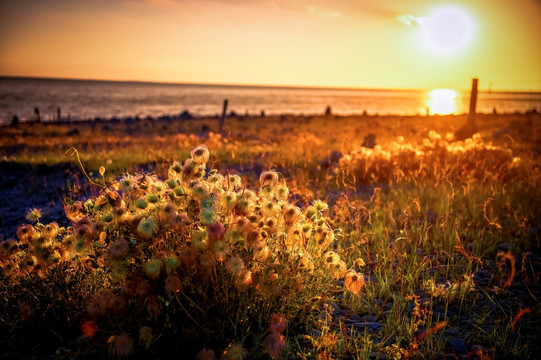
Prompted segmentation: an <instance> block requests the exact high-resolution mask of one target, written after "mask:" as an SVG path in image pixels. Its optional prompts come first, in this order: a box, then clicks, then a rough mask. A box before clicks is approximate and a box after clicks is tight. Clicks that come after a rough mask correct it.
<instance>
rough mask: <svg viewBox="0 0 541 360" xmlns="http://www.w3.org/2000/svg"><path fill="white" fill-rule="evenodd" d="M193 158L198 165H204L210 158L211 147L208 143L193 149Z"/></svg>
mask: <svg viewBox="0 0 541 360" xmlns="http://www.w3.org/2000/svg"><path fill="white" fill-rule="evenodd" d="M192 159H193V161H194V162H195V163H196V164H197V165H203V164H205V163H206V162H207V161H208V160H209V149H208V148H207V146H206V145H200V146H198V147H196V148H194V149H192Z"/></svg>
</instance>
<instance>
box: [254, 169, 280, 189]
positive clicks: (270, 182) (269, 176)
mask: <svg viewBox="0 0 541 360" xmlns="http://www.w3.org/2000/svg"><path fill="white" fill-rule="evenodd" d="M278 180H279V177H278V173H277V172H275V171H263V172H262V173H261V175H260V176H259V186H260V187H265V186H270V187H271V188H275V187H276V185H278Z"/></svg>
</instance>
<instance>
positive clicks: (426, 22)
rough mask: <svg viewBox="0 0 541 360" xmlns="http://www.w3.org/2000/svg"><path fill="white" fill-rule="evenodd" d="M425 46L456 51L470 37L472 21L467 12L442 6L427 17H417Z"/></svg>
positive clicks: (464, 44)
mask: <svg viewBox="0 0 541 360" xmlns="http://www.w3.org/2000/svg"><path fill="white" fill-rule="evenodd" d="M416 20H417V22H418V23H419V25H420V26H421V29H422V31H423V37H424V41H425V43H426V44H427V46H428V47H429V48H430V49H431V50H434V51H437V52H445V53H449V52H456V51H458V50H460V49H462V48H463V47H465V46H466V45H467V44H468V43H469V41H470V40H471V37H472V30H473V26H472V21H471V19H470V17H469V16H468V14H467V13H465V12H464V11H462V10H460V9H458V8H454V7H444V8H440V9H438V10H436V11H434V12H433V13H432V14H430V16H428V17H417V18H416Z"/></svg>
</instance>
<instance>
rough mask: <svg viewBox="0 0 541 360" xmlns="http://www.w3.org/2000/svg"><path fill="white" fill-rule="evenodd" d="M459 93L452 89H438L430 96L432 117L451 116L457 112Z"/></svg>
mask: <svg viewBox="0 0 541 360" xmlns="http://www.w3.org/2000/svg"><path fill="white" fill-rule="evenodd" d="M456 100H457V92H456V91H454V90H451V89H436V90H432V91H431V92H430V93H429V94H428V102H427V105H428V112H429V114H430V115H436V114H438V115H449V114H454V113H455V112H456V108H457V107H456Z"/></svg>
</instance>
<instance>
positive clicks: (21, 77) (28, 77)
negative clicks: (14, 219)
mask: <svg viewBox="0 0 541 360" xmlns="http://www.w3.org/2000/svg"><path fill="white" fill-rule="evenodd" d="M0 79H17V80H24V79H26V80H52V81H88V82H112V83H128V84H129V83H135V84H160V85H187V86H223V87H251V88H276V89H308V90H309V89H313V90H318V89H319V90H346V91H348V90H351V91H354V90H369V91H408V92H426V91H432V90H435V89H440V88H448V87H440V88H433V89H432V88H431V89H419V88H417V89H416V88H400V87H399V88H386V87H381V88H377V87H376V88H370V87H357V86H331V85H292V84H281V85H278V84H242V83H236V84H235V83H209V82H197V83H196V82H179V81H159V80H119V79H97V78H76V77H51V76H32V75H0ZM452 90H455V91H458V92H468V91H470V90H471V89H458V90H457V89H452ZM478 92H481V93H491V92H492V93H515V94H520V93H523V94H539V93H541V89H539V90H490V89H489V90H481V89H479V90H478Z"/></svg>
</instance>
